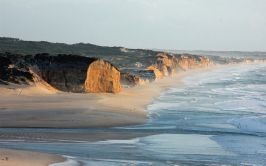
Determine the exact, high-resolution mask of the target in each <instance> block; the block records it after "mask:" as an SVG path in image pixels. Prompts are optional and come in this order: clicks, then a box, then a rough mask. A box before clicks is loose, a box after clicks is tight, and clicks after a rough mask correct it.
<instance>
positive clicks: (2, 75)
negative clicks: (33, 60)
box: [0, 53, 33, 84]
mask: <svg viewBox="0 0 266 166" xmlns="http://www.w3.org/2000/svg"><path fill="white" fill-rule="evenodd" d="M7 55H9V54H8V53H7ZM31 81H33V76H32V74H31V73H30V71H29V68H28V67H27V66H26V65H24V64H23V61H17V62H14V57H12V58H8V57H6V56H4V54H0V83H2V84H8V83H9V82H10V83H15V84H29V82H31Z"/></svg>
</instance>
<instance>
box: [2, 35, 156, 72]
mask: <svg viewBox="0 0 266 166" xmlns="http://www.w3.org/2000/svg"><path fill="white" fill-rule="evenodd" d="M0 52H2V53H5V52H11V53H15V54H25V55H28V54H30V55H35V54H38V53H48V54H52V55H56V54H75V55H82V56H88V57H96V58H102V59H105V60H108V61H110V62H112V63H114V65H116V66H118V67H120V68H123V67H127V68H128V67H129V68H130V67H135V64H136V63H137V62H141V63H142V65H143V67H144V68H145V67H147V66H148V65H150V64H152V63H153V60H154V57H155V56H156V54H157V53H158V52H157V51H152V50H142V49H125V48H122V47H104V46H97V45H93V44H89V43H86V44H85V43H77V44H65V43H51V42H46V41H24V40H20V39H17V38H6V37H0ZM143 63H144V64H143Z"/></svg>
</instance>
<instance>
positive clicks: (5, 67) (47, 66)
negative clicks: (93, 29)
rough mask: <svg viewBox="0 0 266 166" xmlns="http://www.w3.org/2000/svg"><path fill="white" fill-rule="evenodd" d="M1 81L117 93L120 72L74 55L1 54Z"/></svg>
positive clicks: (68, 90)
mask: <svg viewBox="0 0 266 166" xmlns="http://www.w3.org/2000/svg"><path fill="white" fill-rule="evenodd" d="M0 60H1V61H0V63H1V67H0V80H2V81H1V82H5V81H6V82H13V83H20V82H19V81H18V80H22V79H23V80H24V82H27V81H31V82H34V81H40V82H46V83H47V84H49V85H51V86H52V87H54V88H56V89H58V90H60V91H66V92H76V93H80V92H95V93H96V92H97V93H98V92H99V93H100V92H102V93H116V92H119V91H120V90H121V85H120V72H119V70H118V69H117V68H116V67H114V66H113V65H112V64H110V63H109V62H107V61H104V60H101V59H97V58H89V57H83V56H77V55H57V56H51V55H48V54H37V55H35V56H18V55H8V54H5V55H2V56H1V55H0Z"/></svg>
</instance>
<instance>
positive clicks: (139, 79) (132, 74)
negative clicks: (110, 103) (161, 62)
mask: <svg viewBox="0 0 266 166" xmlns="http://www.w3.org/2000/svg"><path fill="white" fill-rule="evenodd" d="M155 79H156V76H155V73H154V72H153V71H152V70H143V69H124V70H122V73H121V83H122V85H126V86H136V85H143V84H145V83H148V82H152V81H154V80H155Z"/></svg>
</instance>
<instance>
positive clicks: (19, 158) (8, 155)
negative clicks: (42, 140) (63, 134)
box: [0, 149, 65, 166]
mask: <svg viewBox="0 0 266 166" xmlns="http://www.w3.org/2000/svg"><path fill="white" fill-rule="evenodd" d="M64 161H65V159H64V158H63V157H61V156H57V155H51V154H45V153H38V152H28V151H20V150H8V149H0V165H1V166H48V165H49V164H52V163H60V162H64Z"/></svg>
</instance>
